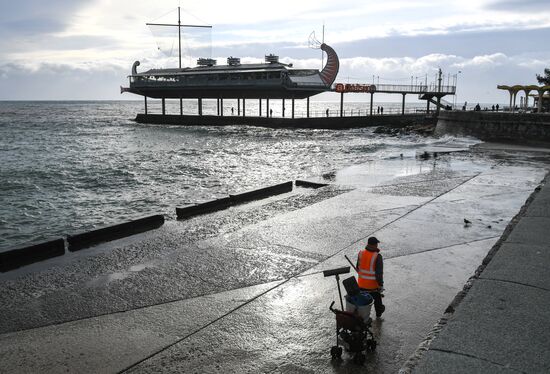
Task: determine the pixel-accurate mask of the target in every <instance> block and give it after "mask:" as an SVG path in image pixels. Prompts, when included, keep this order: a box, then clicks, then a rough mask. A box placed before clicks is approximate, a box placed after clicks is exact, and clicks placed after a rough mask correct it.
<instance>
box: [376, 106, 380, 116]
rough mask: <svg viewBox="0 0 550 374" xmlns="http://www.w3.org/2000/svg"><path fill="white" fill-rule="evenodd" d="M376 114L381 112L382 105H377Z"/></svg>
mask: <svg viewBox="0 0 550 374" xmlns="http://www.w3.org/2000/svg"><path fill="white" fill-rule="evenodd" d="M376 114H380V105H378V106H377V107H376Z"/></svg>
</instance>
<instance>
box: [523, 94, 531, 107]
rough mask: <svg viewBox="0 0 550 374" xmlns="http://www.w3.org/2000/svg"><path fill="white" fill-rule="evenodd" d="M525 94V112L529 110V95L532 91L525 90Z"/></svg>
mask: <svg viewBox="0 0 550 374" xmlns="http://www.w3.org/2000/svg"><path fill="white" fill-rule="evenodd" d="M524 92H525V100H524V102H523V104H524V105H523V107H524V109H525V110H527V109H528V108H529V94H530V93H531V90H524Z"/></svg>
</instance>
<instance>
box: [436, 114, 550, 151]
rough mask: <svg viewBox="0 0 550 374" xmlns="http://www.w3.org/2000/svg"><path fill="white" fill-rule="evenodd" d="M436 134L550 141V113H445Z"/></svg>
mask: <svg viewBox="0 0 550 374" xmlns="http://www.w3.org/2000/svg"><path fill="white" fill-rule="evenodd" d="M435 133H436V135H443V134H451V135H467V136H474V137H476V138H479V139H481V140H484V141H511V142H515V143H530V144H532V143H550V114H545V113H541V114H536V113H500V112H471V111H470V112H469V111H453V112H441V113H440V115H439V118H438V121H437V126H436V130H435Z"/></svg>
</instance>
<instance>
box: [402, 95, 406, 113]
mask: <svg viewBox="0 0 550 374" xmlns="http://www.w3.org/2000/svg"><path fill="white" fill-rule="evenodd" d="M406 95H407V94H405V93H404V94H403V103H402V104H401V114H402V115H404V114H405V96H406Z"/></svg>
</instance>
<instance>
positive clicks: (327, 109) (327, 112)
mask: <svg viewBox="0 0 550 374" xmlns="http://www.w3.org/2000/svg"><path fill="white" fill-rule="evenodd" d="M325 113H326V114H327V117H328V108H327V110H326V111H325Z"/></svg>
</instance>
